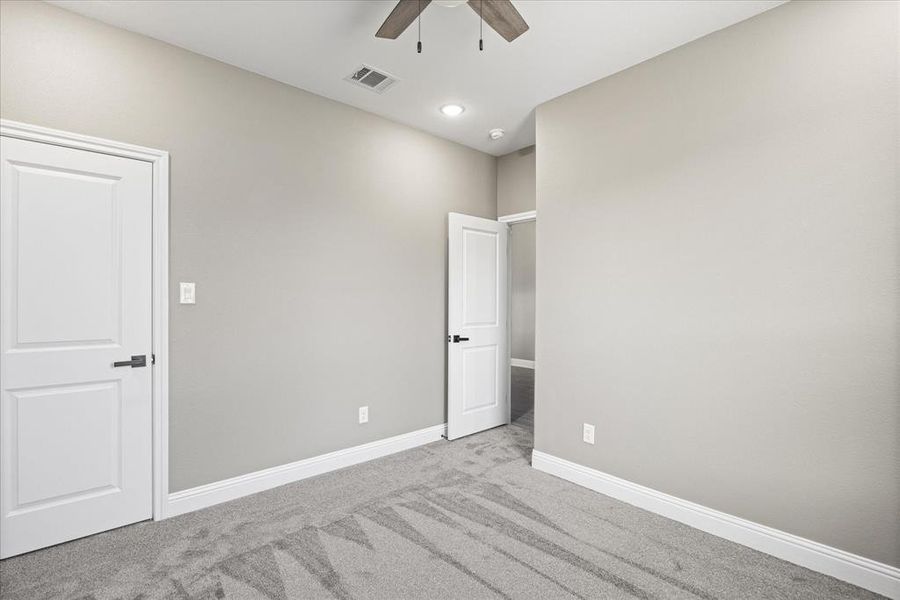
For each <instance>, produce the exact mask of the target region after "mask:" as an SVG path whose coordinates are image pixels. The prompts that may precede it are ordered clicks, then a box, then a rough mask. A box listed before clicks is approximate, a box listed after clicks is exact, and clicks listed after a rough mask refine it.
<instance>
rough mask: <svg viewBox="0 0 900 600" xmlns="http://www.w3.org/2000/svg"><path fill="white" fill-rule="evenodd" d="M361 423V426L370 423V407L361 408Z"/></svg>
mask: <svg viewBox="0 0 900 600" xmlns="http://www.w3.org/2000/svg"><path fill="white" fill-rule="evenodd" d="M359 422H360V424H362V423H368V422H369V407H368V406H360V407H359Z"/></svg>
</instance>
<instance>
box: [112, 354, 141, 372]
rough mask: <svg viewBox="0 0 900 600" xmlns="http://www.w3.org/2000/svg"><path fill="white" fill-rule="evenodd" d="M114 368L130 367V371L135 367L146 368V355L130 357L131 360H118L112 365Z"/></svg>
mask: <svg viewBox="0 0 900 600" xmlns="http://www.w3.org/2000/svg"><path fill="white" fill-rule="evenodd" d="M113 366H114V367H131V368H132V369H134V368H136V367H146V366H147V355H146V354H140V355H137V356H132V357H131V360H119V361H116V362H114V363H113Z"/></svg>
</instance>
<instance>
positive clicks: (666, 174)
mask: <svg viewBox="0 0 900 600" xmlns="http://www.w3.org/2000/svg"><path fill="white" fill-rule="evenodd" d="M898 6H900V5H898V4H897V3H895V2H791V3H789V4H786V5H783V6H780V7H778V8H775V9H773V10H771V11H769V12H766V13H764V14H762V15H760V16H757V17H754V18H753V19H750V20H747V21H744V22H742V23H739V24H737V25H734V26H732V27H730V28H727V29H724V30H722V31H719V32H717V33H714V34H712V35H709V36H707V37H705V38H702V39H700V40H697V41H695V42H692V43H690V44H687V45H685V46H682V47H680V48H678V49H675V50H673V51H671V52H669V53H667V54H663V55H661V56H659V57H657V58H654V59H652V60H649V61H647V62H645V63H643V64H640V65H638V66H636V67H634V68H631V69H629V70H627V71H623V72H621V73H618V74H616V75H613V76H612V77H609V78H607V79H604V80H601V81H598V82H596V83H594V84H591V85H589V86H587V87H585V88H582V89H580V90H577V91H575V92H572V93H570V94H568V95H566V96H563V97H561V98H558V99H556V100H553V101H551V102H549V103H547V104H545V105H542V106H540V107H539V108H538V110H537V139H538V148H537V211H538V215H539V218H538V223H537V230H538V239H539V241H540V246H539V248H538V260H537V348H536V359H537V363H538V364H539V365H540V369H539V371H538V373H537V380H536V398H535V402H536V407H535V422H536V440H535V441H536V447H537V449H538V450H541V451H543V452H547V453H550V454H553V455H556V456H559V457H562V458H565V459H568V460H572V461H575V462H578V463H581V464H584V465H587V466H590V467H593V468H596V469H599V470H601V471H604V472H607V473H611V474H612V475H615V476H618V477H622V478H624V479H627V480H630V481H634V482H636V483H639V484H642V485H646V486H649V487H651V488H655V489H657V490H660V491H663V492H666V493H669V494H673V495H675V496H678V497H681V498H685V499H687V500H691V501H694V502H698V503H700V504H703V505H706V506H709V507H712V508H715V509H718V510H722V511H725V512H727V513H731V514H734V515H737V516H740V517H744V518H747V519H750V520H753V521H756V522H759V523H762V524H765V525H769V526H771V527H776V528H778V529H781V530H784V531H788V532H790V533H794V534H797V535H800V536H804V537H806V538H810V539H813V540H816V541H818V542H823V543H825V544H828V545H831V546H835V547H838V548H841V549H843V550H847V551H850V552H854V553H857V554H860V555H863V556H866V557H869V558H872V559H875V560H878V561H882V562H884V563H888V564H892V565H900V519H898V515H900V383H898V376H900V349H898V341H900V326H898V316H900V227H898V223H900V188H898V181H900V180H898V165H900V154H898V140H900V129H898V118H900V117H898V105H900V102H898V55H900V52H898V31H900V22H898V21H900V18H898V17H900V15H898ZM584 422H587V423H593V424H595V425H596V440H597V442H596V445H593V446H591V445H587V444H584V443H583V442H582V441H581V427H582V423H584Z"/></svg>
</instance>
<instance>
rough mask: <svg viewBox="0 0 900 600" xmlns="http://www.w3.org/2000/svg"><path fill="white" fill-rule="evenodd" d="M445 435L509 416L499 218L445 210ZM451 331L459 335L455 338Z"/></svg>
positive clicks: (504, 237) (503, 231)
mask: <svg viewBox="0 0 900 600" xmlns="http://www.w3.org/2000/svg"><path fill="white" fill-rule="evenodd" d="M449 236H450V240H449V293H448V302H449V307H448V323H449V329H450V330H449V336H448V352H447V361H448V384H447V404H448V408H447V437H448V438H449V439H451V440H452V439H455V438H458V437H461V436H464V435H469V434H471V433H475V432H478V431H483V430H485V429H489V428H491V427H496V426H497V425H503V424H505V423H508V422H509V368H508V365H509V349H508V348H509V345H508V334H507V331H508V327H507V271H506V270H507V241H508V228H507V226H506V224H504V223H498V222H497V221H491V220H489V219H481V218H478V217H470V216H468V215H459V214H455V213H451V214H450V216H449ZM454 336H458V337H459V338H462V339H460V340H459V341H458V342H456V341H454Z"/></svg>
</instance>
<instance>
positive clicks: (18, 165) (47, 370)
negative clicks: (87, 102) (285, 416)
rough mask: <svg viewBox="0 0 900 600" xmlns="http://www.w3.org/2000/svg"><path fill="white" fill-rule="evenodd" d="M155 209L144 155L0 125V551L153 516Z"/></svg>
mask: <svg viewBox="0 0 900 600" xmlns="http://www.w3.org/2000/svg"><path fill="white" fill-rule="evenodd" d="M151 219H152V165H151V164H150V163H147V162H142V161H139V160H131V159H126V158H120V157H115V156H109V155H106V154H99V153H95V152H88V151H84V150H74V149H71V148H63V147H60V146H54V145H50V144H43V143H37V142H32V141H24V140H19V139H13V138H8V137H3V138H0V284H2V292H0V320H2V329H0V488H2V490H0V557H7V556H12V555H15V554H20V553H22V552H27V551H29V550H34V549H36V548H42V547H45V546H49V545H52V544H57V543H59V542H63V541H66V540H70V539H74V538H77V537H81V536H85V535H88V534H91V533H96V532H98V531H103V530H106V529H111V528H113V527H119V526H121V525H125V524H128V523H133V522H135V521H140V520H144V519H148V518H150V517H151V513H152V471H151V468H152V448H151V445H152V411H151V399H152V392H151V375H150V365H151V354H150V352H151V256H152V247H151V228H152V220H151ZM140 355H143V356H145V357H146V359H145V360H146V366H145V367H141V366H139V365H140V359H137V360H135V361H134V362H133V363H131V364H134V365H135V366H130V365H126V366H121V365H120V366H118V367H115V366H114V365H113V363H114V362H121V361H130V359H131V358H132V356H140Z"/></svg>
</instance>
